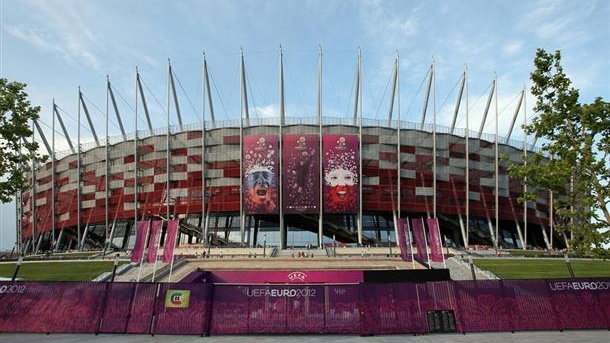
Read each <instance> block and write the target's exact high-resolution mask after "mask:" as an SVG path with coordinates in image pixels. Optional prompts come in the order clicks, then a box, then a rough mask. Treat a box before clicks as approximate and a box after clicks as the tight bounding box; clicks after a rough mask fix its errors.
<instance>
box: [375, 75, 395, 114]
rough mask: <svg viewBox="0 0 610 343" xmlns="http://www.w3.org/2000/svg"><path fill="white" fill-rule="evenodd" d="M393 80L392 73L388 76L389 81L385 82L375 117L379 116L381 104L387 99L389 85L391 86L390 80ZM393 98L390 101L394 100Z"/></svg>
mask: <svg viewBox="0 0 610 343" xmlns="http://www.w3.org/2000/svg"><path fill="white" fill-rule="evenodd" d="M391 81H392V75H390V77H389V78H388V82H387V83H386V84H385V89H384V90H383V95H382V96H381V99H380V100H379V106H378V107H377V112H375V119H377V117H378V116H379V111H380V110H381V105H382V104H383V100H384V99H385V95H386V94H387V92H388V87H390V82H391ZM392 100H393V99H390V101H392Z"/></svg>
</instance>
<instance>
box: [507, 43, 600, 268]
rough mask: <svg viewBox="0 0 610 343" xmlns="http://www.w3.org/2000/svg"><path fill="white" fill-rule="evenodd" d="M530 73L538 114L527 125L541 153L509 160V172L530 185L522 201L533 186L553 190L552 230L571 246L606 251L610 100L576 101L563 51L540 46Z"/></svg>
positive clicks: (591, 251)
mask: <svg viewBox="0 0 610 343" xmlns="http://www.w3.org/2000/svg"><path fill="white" fill-rule="evenodd" d="M534 66H535V70H534V71H533V72H532V73H531V75H530V77H531V80H532V83H533V85H532V88H531V92H532V95H534V97H535V98H536V105H535V107H534V113H535V114H536V117H535V118H534V119H533V120H532V122H531V123H530V124H529V125H527V126H526V127H525V131H526V132H527V133H528V134H533V135H535V136H536V137H537V138H539V139H541V140H542V142H543V143H542V149H541V152H539V153H535V154H533V155H528V157H527V164H523V165H518V164H513V165H511V166H510V168H509V173H510V175H511V176H513V177H517V178H519V179H522V180H524V181H525V182H527V185H528V186H529V187H533V189H534V191H533V192H532V193H531V194H526V195H524V197H523V198H522V199H521V200H524V199H528V200H533V199H535V198H536V194H535V192H536V190H550V191H552V192H553V195H554V202H553V205H554V210H555V214H554V219H555V229H556V230H557V231H558V232H559V233H562V234H564V237H567V238H568V239H569V238H570V237H572V235H573V237H574V238H573V239H569V240H568V244H569V247H570V249H573V250H574V251H577V252H580V253H588V254H593V255H595V256H599V257H607V256H610V252H609V251H608V249H606V248H605V246H608V244H609V243H610V230H608V228H609V227H610V211H609V209H608V206H609V203H610V191H609V186H608V185H609V181H610V160H609V159H610V156H609V154H610V103H608V102H606V101H604V100H603V99H602V98H597V99H595V101H593V102H592V103H590V104H581V103H580V102H579V92H578V90H577V89H575V88H574V87H573V86H572V82H571V81H570V79H569V78H568V77H567V76H566V74H565V73H564V71H563V68H562V66H561V53H560V51H556V52H555V53H547V52H546V51H545V50H543V49H538V50H537V52H536V57H535V59H534Z"/></svg>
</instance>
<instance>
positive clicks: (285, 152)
mask: <svg viewBox="0 0 610 343" xmlns="http://www.w3.org/2000/svg"><path fill="white" fill-rule="evenodd" d="M319 142H320V140H319V137H318V135H314V134H306V135H294V134H287V135H284V140H283V144H282V160H283V163H284V180H283V188H284V190H283V192H284V198H283V204H284V213H318V212H319V210H320V207H319V206H320V182H319V175H320V152H319V150H320V148H319Z"/></svg>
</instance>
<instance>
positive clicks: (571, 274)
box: [563, 253, 575, 278]
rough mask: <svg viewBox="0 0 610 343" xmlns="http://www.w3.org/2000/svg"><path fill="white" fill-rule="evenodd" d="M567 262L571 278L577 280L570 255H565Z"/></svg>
mask: <svg viewBox="0 0 610 343" xmlns="http://www.w3.org/2000/svg"><path fill="white" fill-rule="evenodd" d="M563 257H564V259H565V261H566V266H568V271H569V272H570V277H571V278H575V276H574V270H573V269H572V263H570V257H569V256H568V254H567V253H566V254H565V255H563Z"/></svg>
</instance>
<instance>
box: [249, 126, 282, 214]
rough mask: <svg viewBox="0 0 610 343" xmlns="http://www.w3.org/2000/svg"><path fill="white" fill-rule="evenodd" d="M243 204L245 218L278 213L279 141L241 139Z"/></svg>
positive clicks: (253, 137)
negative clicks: (250, 215)
mask: <svg viewBox="0 0 610 343" xmlns="http://www.w3.org/2000/svg"><path fill="white" fill-rule="evenodd" d="M243 148H244V151H243V159H242V161H243V171H244V175H243V178H244V180H243V183H244V202H245V207H246V212H247V213H248V214H275V213H278V180H277V177H278V169H279V168H278V153H277V150H278V139H277V136H276V135H249V136H244V143H243Z"/></svg>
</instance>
